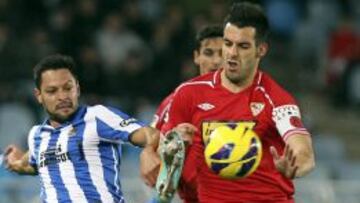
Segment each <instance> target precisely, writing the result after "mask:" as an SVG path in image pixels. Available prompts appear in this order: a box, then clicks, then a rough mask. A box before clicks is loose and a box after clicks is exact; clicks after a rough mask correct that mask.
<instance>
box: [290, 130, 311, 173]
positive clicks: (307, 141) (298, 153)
mask: <svg viewBox="0 0 360 203" xmlns="http://www.w3.org/2000/svg"><path fill="white" fill-rule="evenodd" d="M288 144H289V145H290V148H291V149H292V150H293V153H294V156H295V157H296V166H297V167H298V169H297V171H296V174H295V177H297V178H300V177H303V176H305V175H307V174H308V173H309V172H311V171H312V170H313V169H314V167H315V157H314V151H313V147H312V142H311V137H310V136H309V135H296V136H292V137H290V138H289V140H288Z"/></svg>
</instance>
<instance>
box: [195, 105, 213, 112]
mask: <svg viewBox="0 0 360 203" xmlns="http://www.w3.org/2000/svg"><path fill="white" fill-rule="evenodd" d="M197 107H199V108H200V109H202V110H204V111H209V110H211V109H213V108H215V106H214V105H212V104H210V103H202V104H199V105H197Z"/></svg>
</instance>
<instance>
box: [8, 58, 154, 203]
mask: <svg viewBox="0 0 360 203" xmlns="http://www.w3.org/2000/svg"><path fill="white" fill-rule="evenodd" d="M74 67H75V63H74V61H73V59H72V58H71V57H69V56H64V55H52V56H48V57H46V58H44V59H43V60H41V61H40V62H39V63H38V64H37V65H36V66H35V68H34V80H35V85H36V88H35V96H36V99H37V101H38V102H39V103H40V104H41V105H42V106H43V107H44V110H45V111H46V113H47V114H48V119H47V120H45V121H44V122H43V123H42V124H39V125H35V126H33V128H32V129H31V130H30V132H29V136H28V147H29V151H28V152H27V153H25V154H24V153H22V152H21V151H20V150H19V149H18V148H17V147H15V146H10V147H8V149H7V150H6V152H5V154H6V158H5V159H6V160H5V164H6V167H7V168H8V169H9V170H10V171H13V172H17V173H19V174H29V175H39V177H40V180H41V181H40V182H41V194H40V196H41V200H42V202H51V203H53V202H91V203H94V202H104V203H106V202H108V203H110V202H111V203H113V202H124V197H123V194H122V192H121V185H120V174H119V172H120V171H119V167H120V159H121V143H126V142H128V143H131V144H133V145H135V146H140V147H144V149H143V151H146V152H147V153H146V156H144V158H145V159H146V161H145V162H144V160H142V168H141V171H142V172H144V171H143V170H146V168H148V167H150V168H151V166H152V164H153V165H158V164H159V161H160V160H159V156H158V154H157V153H156V149H157V145H158V142H159V131H158V130H156V129H154V128H151V127H146V126H144V124H143V123H141V122H139V121H138V120H136V119H134V118H132V117H131V116H129V115H127V114H125V113H123V112H121V111H120V110H118V109H115V108H111V107H107V106H103V105H96V106H85V105H79V102H78V100H79V96H80V87H79V82H78V80H77V76H76V74H75V70H74ZM149 180H150V181H151V179H149ZM152 181H154V180H152Z"/></svg>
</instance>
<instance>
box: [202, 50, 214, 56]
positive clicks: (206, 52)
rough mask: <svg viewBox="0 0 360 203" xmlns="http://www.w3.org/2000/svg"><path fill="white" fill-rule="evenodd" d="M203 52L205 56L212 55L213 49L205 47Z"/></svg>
mask: <svg viewBox="0 0 360 203" xmlns="http://www.w3.org/2000/svg"><path fill="white" fill-rule="evenodd" d="M203 53H204V55H205V56H212V55H214V52H213V50H211V49H205V50H204V52H203Z"/></svg>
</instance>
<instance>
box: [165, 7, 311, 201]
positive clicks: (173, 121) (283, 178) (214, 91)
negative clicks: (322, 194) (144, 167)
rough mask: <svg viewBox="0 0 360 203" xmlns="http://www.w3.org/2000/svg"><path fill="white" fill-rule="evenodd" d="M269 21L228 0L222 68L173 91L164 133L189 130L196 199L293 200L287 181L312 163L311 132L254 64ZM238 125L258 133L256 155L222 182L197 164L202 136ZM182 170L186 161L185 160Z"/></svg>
mask: <svg viewBox="0 0 360 203" xmlns="http://www.w3.org/2000/svg"><path fill="white" fill-rule="evenodd" d="M268 33H269V24H268V20H267V17H266V15H265V13H264V11H263V10H262V8H261V7H259V6H258V5H255V4H252V3H245V2H242V3H235V4H234V5H233V7H232V8H231V10H230V12H229V14H228V16H227V17H226V19H225V22H224V38H223V39H224V43H223V46H222V51H223V59H224V62H223V66H222V67H221V68H220V69H219V70H217V71H215V72H213V73H210V74H206V75H203V76H199V77H197V78H194V79H192V80H190V81H188V82H185V83H183V84H181V85H180V86H179V87H178V88H177V89H176V91H175V93H174V96H173V99H172V101H171V105H170V108H169V114H168V115H169V117H168V120H167V122H166V123H165V124H164V125H163V127H162V131H163V132H164V133H166V132H167V131H168V130H171V129H172V128H173V127H175V126H178V125H179V124H182V123H191V124H193V125H194V126H196V128H197V129H198V131H195V135H194V138H193V144H192V145H191V146H190V147H192V149H191V150H192V152H194V153H193V154H187V157H186V159H188V160H189V159H193V160H191V163H195V165H196V170H197V172H196V175H197V177H196V179H197V192H198V198H199V202H204V203H205V202H206V203H219V202H237V203H249V202H252V203H263V202H266V203H294V197H293V195H294V185H293V183H292V179H294V178H297V177H303V176H305V175H306V174H308V173H309V172H310V171H311V170H312V169H313V168H314V166H315V160H314V152H313V148H312V141H311V135H310V133H309V132H308V131H307V130H306V128H305V127H304V126H303V124H302V121H301V113H300V108H299V106H298V105H297V102H296V101H295V99H294V98H293V97H292V95H291V94H290V93H288V92H287V91H286V90H285V89H283V88H282V87H281V86H280V85H279V84H277V83H276V82H275V81H274V80H273V79H272V78H271V77H270V76H269V75H268V74H266V73H265V72H263V71H261V70H260V68H259V66H260V61H261V59H262V58H263V57H265V55H266V53H267V51H268V42H267V40H268V39H267V38H268ZM241 125H242V126H246V127H248V128H252V129H253V130H254V131H255V132H256V133H257V134H258V136H259V138H260V139H261V142H262V146H263V156H262V159H261V161H260V164H259V167H258V168H257V170H256V171H255V172H254V173H253V174H251V175H250V176H248V177H246V178H242V179H235V180H227V179H223V178H221V177H220V176H218V175H217V174H215V173H214V172H212V171H211V170H210V168H209V167H208V166H207V165H206V163H205V158H204V149H205V146H206V143H207V141H208V139H209V136H210V133H211V132H212V131H213V130H214V129H215V128H217V127H219V126H232V127H234V126H241ZM185 167H186V164H185Z"/></svg>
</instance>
